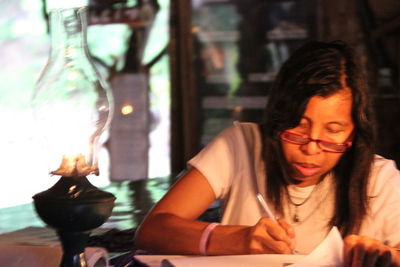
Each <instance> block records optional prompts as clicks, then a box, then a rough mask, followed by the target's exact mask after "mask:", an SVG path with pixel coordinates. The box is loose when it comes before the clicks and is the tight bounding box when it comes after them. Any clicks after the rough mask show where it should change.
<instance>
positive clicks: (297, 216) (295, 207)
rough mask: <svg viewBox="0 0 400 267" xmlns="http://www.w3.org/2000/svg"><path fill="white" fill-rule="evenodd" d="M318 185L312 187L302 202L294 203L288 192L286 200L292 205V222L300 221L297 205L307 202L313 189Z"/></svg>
mask: <svg viewBox="0 0 400 267" xmlns="http://www.w3.org/2000/svg"><path fill="white" fill-rule="evenodd" d="M317 186H318V185H316V186H314V188H313V189H312V191H311V193H310V194H309V195H308V196H307V197H306V199H304V200H303V201H302V202H300V203H295V202H294V201H293V200H292V198H291V197H290V195H289V193H288V200H289V202H290V204H292V205H293V206H294V215H293V218H292V220H293V222H295V223H299V222H300V217H299V215H298V209H299V207H301V206H303V205H304V204H306V203H307V201H308V200H309V199H310V198H311V196H312V194H313V193H314V191H315V188H317Z"/></svg>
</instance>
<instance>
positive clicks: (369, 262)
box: [364, 249, 380, 267]
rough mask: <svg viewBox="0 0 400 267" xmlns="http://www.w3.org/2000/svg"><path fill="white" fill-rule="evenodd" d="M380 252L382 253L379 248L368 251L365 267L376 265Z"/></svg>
mask: <svg viewBox="0 0 400 267" xmlns="http://www.w3.org/2000/svg"><path fill="white" fill-rule="evenodd" d="M379 254H380V251H379V249H375V250H373V251H370V252H368V253H366V255H365V260H364V262H365V263H364V267H374V266H375V265H376V264H377V262H378V259H379V257H380V255H379Z"/></svg>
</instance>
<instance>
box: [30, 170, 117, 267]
mask: <svg viewBox="0 0 400 267" xmlns="http://www.w3.org/2000/svg"><path fill="white" fill-rule="evenodd" d="M33 199H34V204H35V209H36V212H37V214H38V215H39V217H40V218H41V219H42V220H43V221H44V222H45V223H46V224H47V225H49V226H50V227H52V228H54V229H55V230H56V231H57V234H58V237H59V239H60V241H61V244H62V248H63V252H64V253H63V257H62V260H61V265H60V266H61V267H86V266H87V264H86V260H85V257H84V250H85V246H86V243H87V240H88V239H89V234H90V230H92V229H94V228H96V227H99V226H100V225H102V224H103V223H104V222H105V221H106V220H107V218H108V217H110V215H111V212H112V209H113V207H114V201H115V196H114V195H113V194H111V193H108V192H105V191H102V190H100V189H98V188H97V187H95V186H93V185H92V184H91V183H90V182H89V181H88V180H87V178H86V177H61V178H60V180H59V181H58V182H57V183H56V184H55V185H54V186H52V187H51V188H50V189H48V190H46V191H43V192H41V193H38V194H36V195H34V196H33Z"/></svg>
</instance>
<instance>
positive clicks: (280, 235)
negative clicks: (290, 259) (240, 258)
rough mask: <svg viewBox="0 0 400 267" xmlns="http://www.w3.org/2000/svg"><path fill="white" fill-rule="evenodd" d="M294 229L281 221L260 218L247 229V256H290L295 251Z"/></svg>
mask: <svg viewBox="0 0 400 267" xmlns="http://www.w3.org/2000/svg"><path fill="white" fill-rule="evenodd" d="M294 237H295V233H294V228H293V226H291V225H290V224H288V223H287V222H286V221H285V220H283V219H278V222H275V221H274V220H272V219H271V218H265V217H264V218H261V219H260V220H259V221H258V222H257V224H256V225H254V226H252V227H250V228H248V231H247V238H246V239H247V242H248V244H247V247H248V252H249V254H268V253H273V254H291V253H292V251H293V250H294V249H295V246H296V244H295V241H294Z"/></svg>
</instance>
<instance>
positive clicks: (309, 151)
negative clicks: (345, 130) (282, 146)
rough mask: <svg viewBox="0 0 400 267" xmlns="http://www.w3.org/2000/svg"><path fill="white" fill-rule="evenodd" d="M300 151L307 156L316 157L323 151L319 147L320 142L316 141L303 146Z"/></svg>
mask: <svg viewBox="0 0 400 267" xmlns="http://www.w3.org/2000/svg"><path fill="white" fill-rule="evenodd" d="M300 150H301V151H302V152H303V153H304V154H306V155H316V154H319V153H321V152H322V149H321V148H320V147H319V145H318V142H317V141H314V140H311V141H310V142H308V143H307V144H305V145H301V146H300Z"/></svg>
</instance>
